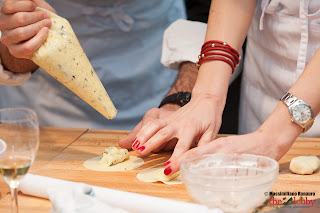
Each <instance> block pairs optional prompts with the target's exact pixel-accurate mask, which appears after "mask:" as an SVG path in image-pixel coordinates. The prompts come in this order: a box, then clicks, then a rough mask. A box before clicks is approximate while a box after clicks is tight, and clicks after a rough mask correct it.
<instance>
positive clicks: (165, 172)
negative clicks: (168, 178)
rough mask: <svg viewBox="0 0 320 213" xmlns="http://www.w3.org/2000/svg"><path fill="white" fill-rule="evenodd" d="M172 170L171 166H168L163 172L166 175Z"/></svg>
mask: <svg viewBox="0 0 320 213" xmlns="http://www.w3.org/2000/svg"><path fill="white" fill-rule="evenodd" d="M171 172H172V170H171V168H170V167H168V168H166V169H165V170H164V172H163V173H164V174H165V175H169V174H170V173H171Z"/></svg>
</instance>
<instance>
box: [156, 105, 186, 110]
mask: <svg viewBox="0 0 320 213" xmlns="http://www.w3.org/2000/svg"><path fill="white" fill-rule="evenodd" d="M160 108H161V109H166V110H170V111H177V110H178V109H180V108H181V106H179V105H177V104H165V105H163V106H161V107H160Z"/></svg>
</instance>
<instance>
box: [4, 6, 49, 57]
mask: <svg viewBox="0 0 320 213" xmlns="http://www.w3.org/2000/svg"><path fill="white" fill-rule="evenodd" d="M36 7H42V8H45V9H48V10H50V11H52V12H55V10H54V9H53V8H52V7H51V6H50V5H49V4H47V3H46V2H45V1H43V0H33V1H31V0H4V1H3V4H2V8H1V13H0V31H1V32H2V36H1V42H2V43H3V44H4V45H6V46H7V47H8V49H9V51H10V53H11V54H12V55H13V56H15V57H16V58H25V59H31V58H30V56H31V55H32V54H33V53H34V52H35V51H36V50H37V49H38V48H39V47H40V46H41V45H42V43H43V42H44V41H45V40H46V38H47V35H48V32H49V28H50V26H51V21H50V18H49V14H48V13H47V12H45V11H38V10H37V9H36Z"/></svg>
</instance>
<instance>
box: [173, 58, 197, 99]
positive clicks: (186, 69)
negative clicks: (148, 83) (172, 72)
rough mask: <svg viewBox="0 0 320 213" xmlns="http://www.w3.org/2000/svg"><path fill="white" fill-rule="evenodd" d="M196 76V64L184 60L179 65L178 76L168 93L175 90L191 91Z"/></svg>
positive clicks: (175, 91)
mask: <svg viewBox="0 0 320 213" xmlns="http://www.w3.org/2000/svg"><path fill="white" fill-rule="evenodd" d="M197 76H198V70H197V68H196V65H195V64H194V63H192V62H184V63H182V64H181V65H180V71H179V74H178V77H177V79H176V81H175V83H174V85H173V87H172V89H171V90H170V92H169V93H168V95H171V94H174V93H177V92H191V91H192V89H193V87H194V84H195V83H196V79H197Z"/></svg>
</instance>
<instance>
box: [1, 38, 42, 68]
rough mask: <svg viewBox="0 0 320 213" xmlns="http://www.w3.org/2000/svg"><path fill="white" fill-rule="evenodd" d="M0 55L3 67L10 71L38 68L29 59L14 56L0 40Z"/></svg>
mask: <svg viewBox="0 0 320 213" xmlns="http://www.w3.org/2000/svg"><path fill="white" fill-rule="evenodd" d="M0 57H1V62H2V65H3V67H4V69H6V70H8V71H11V72H16V73H21V72H33V71H35V70H36V69H38V66H37V65H36V64H35V63H33V62H32V61H31V60H28V59H22V58H16V57H14V56H13V55H11V54H10V52H9V50H8V48H7V47H6V46H5V45H4V44H3V43H2V42H0Z"/></svg>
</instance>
